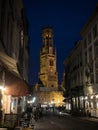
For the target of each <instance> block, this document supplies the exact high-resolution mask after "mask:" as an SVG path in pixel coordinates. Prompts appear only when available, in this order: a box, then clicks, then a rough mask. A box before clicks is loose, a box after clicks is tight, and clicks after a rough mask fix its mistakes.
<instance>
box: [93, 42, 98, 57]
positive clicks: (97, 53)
mask: <svg viewBox="0 0 98 130" xmlns="http://www.w3.org/2000/svg"><path fill="white" fill-rule="evenodd" d="M94 57H95V59H96V58H97V57H98V41H96V42H95V44H94Z"/></svg>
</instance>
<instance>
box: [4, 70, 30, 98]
mask: <svg viewBox="0 0 98 130" xmlns="http://www.w3.org/2000/svg"><path fill="white" fill-rule="evenodd" d="M5 94H7V95H13V96H26V95H28V94H29V86H28V85H27V83H26V81H24V80H23V79H20V78H18V77H16V76H14V75H13V74H12V73H10V72H8V71H6V72H5Z"/></svg>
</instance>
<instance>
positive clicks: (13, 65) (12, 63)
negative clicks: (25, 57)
mask: <svg viewBox="0 0 98 130" xmlns="http://www.w3.org/2000/svg"><path fill="white" fill-rule="evenodd" d="M0 62H1V63H2V64H3V66H4V68H6V69H7V70H9V71H10V72H12V73H13V74H14V75H16V76H18V77H20V78H21V76H20V74H19V72H18V69H17V62H16V60H15V59H13V58H11V57H9V56H8V55H6V54H5V53H3V52H0Z"/></svg>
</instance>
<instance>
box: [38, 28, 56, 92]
mask: <svg viewBox="0 0 98 130" xmlns="http://www.w3.org/2000/svg"><path fill="white" fill-rule="evenodd" d="M39 79H40V81H41V82H42V84H43V86H44V87H47V88H48V89H50V90H58V74H57V71H56V49H55V47H54V45H53V29H52V28H51V27H47V28H44V29H43V30H42V48H41V51H40V72H39Z"/></svg>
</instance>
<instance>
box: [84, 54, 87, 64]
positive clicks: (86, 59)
mask: <svg viewBox="0 0 98 130" xmlns="http://www.w3.org/2000/svg"><path fill="white" fill-rule="evenodd" d="M84 57H85V64H87V52H85V56H84Z"/></svg>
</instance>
